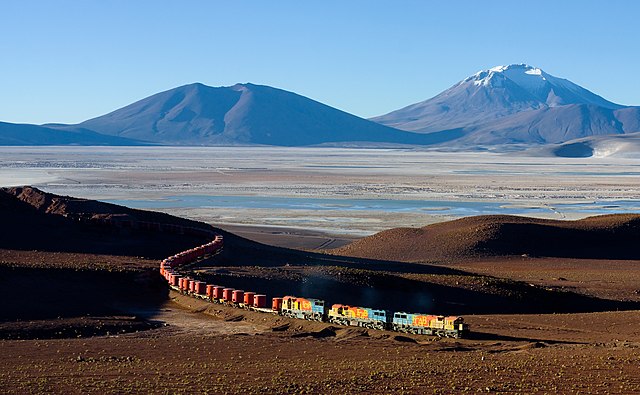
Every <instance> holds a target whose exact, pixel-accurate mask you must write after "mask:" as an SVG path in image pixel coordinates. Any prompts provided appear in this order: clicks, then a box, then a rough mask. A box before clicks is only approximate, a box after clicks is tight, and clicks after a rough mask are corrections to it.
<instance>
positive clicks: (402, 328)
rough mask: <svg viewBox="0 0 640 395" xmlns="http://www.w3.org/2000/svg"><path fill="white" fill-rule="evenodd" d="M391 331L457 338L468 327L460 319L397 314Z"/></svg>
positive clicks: (394, 316)
mask: <svg viewBox="0 0 640 395" xmlns="http://www.w3.org/2000/svg"><path fill="white" fill-rule="evenodd" d="M391 330H394V331H397V332H405V333H415V334H418V335H436V336H452V337H456V338H458V337H462V336H463V335H464V334H466V332H468V331H469V326H468V325H467V324H465V323H464V319H463V318H462V317H456V316H449V317H445V316H441V315H427V314H413V313H404V312H397V313H394V314H393V321H392V324H391Z"/></svg>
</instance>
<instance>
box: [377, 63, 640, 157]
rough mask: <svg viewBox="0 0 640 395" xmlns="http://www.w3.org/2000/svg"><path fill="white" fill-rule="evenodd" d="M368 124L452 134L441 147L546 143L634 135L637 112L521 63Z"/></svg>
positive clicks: (478, 75) (639, 120)
mask: <svg viewBox="0 0 640 395" xmlns="http://www.w3.org/2000/svg"><path fill="white" fill-rule="evenodd" d="M372 120H373V121H376V122H379V123H382V124H384V125H387V126H391V127H395V128H398V129H402V130H407V131H413V132H419V133H433V132H440V133H442V131H445V130H458V131H459V132H460V136H459V137H453V138H451V140H450V141H448V142H447V143H446V144H447V145H460V146H473V145H502V144H546V143H561V142H564V141H568V140H572V139H577V138H582V137H587V136H598V135H607V134H623V133H630V132H636V131H640V107H629V106H622V105H619V104H616V103H612V102H610V101H608V100H606V99H604V98H602V97H601V96H598V95H596V94H594V93H592V92H590V91H588V90H587V89H584V88H582V87H581V86H579V85H576V84H574V83H573V82H571V81H569V80H566V79H562V78H558V77H555V76H552V75H550V74H548V73H546V72H544V71H543V70H541V69H539V68H536V67H532V66H529V65H525V64H513V65H509V66H498V67H494V68H491V69H489V70H484V71H480V72H478V73H476V74H474V75H473V76H471V77H468V78H465V79H464V80H462V81H460V82H459V83H457V84H455V85H454V86H452V87H451V88H449V89H447V90H446V91H444V92H442V93H440V94H439V95H437V96H435V97H433V98H431V99H428V100H425V101H423V102H419V103H415V104H412V105H410V106H407V107H404V108H402V109H399V110H396V111H393V112H390V113H388V114H386V115H382V116H379V117H375V118H372Z"/></svg>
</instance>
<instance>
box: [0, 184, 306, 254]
mask: <svg viewBox="0 0 640 395" xmlns="http://www.w3.org/2000/svg"><path fill="white" fill-rule="evenodd" d="M0 218H2V221H1V223H0V236H1V237H0V249H6V250H25V251H33V250H38V251H49V252H71V253H85V254H105V255H120V256H139V257H144V258H151V259H162V258H165V257H167V256H169V255H173V254H175V253H177V252H179V251H183V250H186V249H189V248H193V247H195V246H197V245H199V244H202V243H204V242H207V241H209V237H208V236H197V235H187V234H176V233H171V232H164V231H162V232H160V231H154V230H143V229H135V228H134V229H132V228H129V227H125V226H105V225H100V221H96V220H98V219H110V218H111V219H114V220H115V221H116V222H126V221H132V222H140V221H142V222H156V223H160V224H172V225H179V226H183V227H191V228H199V229H206V230H210V231H213V232H216V233H217V234H221V235H223V236H224V240H225V242H224V249H223V251H222V253H221V254H219V255H218V256H217V257H216V263H217V264H225V265H247V264H250V265H254V264H256V263H260V264H267V265H268V264H285V263H288V262H292V261H294V260H298V259H306V258H303V257H304V256H305V255H306V254H305V253H302V252H300V251H295V250H287V249H284V248H278V247H272V246H267V245H264V244H260V243H257V242H254V241H251V240H247V239H245V238H242V237H239V236H236V235H234V234H232V233H229V232H226V231H223V230H221V229H218V228H215V227H213V226H211V225H209V224H206V223H202V222H198V221H193V220H189V219H184V218H179V217H175V216H172V215H169V214H165V213H160V212H154V211H144V210H137V209H131V208H128V207H124V206H119V205H115V204H110V203H104V202H100V201H96V200H88V199H80V198H75V197H69V196H58V195H54V194H51V193H48V192H44V191H41V190H39V189H37V188H33V187H29V186H24V187H12V188H0Z"/></svg>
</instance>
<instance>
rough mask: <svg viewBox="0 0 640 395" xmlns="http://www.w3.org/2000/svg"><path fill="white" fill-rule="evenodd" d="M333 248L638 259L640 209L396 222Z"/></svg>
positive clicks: (431, 255)
mask: <svg viewBox="0 0 640 395" xmlns="http://www.w3.org/2000/svg"><path fill="white" fill-rule="evenodd" d="M333 253H335V254H339V255H345V256H353V257H361V258H370V259H382V260H395V261H406V262H421V261H436V260H450V259H460V258H472V257H483V256H505V255H523V254H526V255H529V256H545V257H565V258H597V259H640V215H636V214H614V215H603V216H595V217H589V218H585V219H582V220H578V221H558V220H546V219H537V218H527V217H517V216H505V215H487V216H478V217H468V218H462V219H458V220H454V221H449V222H443V223H438V224H433V225H429V226H425V227H423V228H396V229H390V230H386V231H383V232H380V233H377V234H375V235H373V236H370V237H366V238H364V239H361V240H358V241H356V242H353V243H351V244H349V245H347V246H344V247H342V248H338V249H336V250H333Z"/></svg>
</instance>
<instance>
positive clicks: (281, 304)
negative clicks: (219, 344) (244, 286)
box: [160, 228, 469, 338]
mask: <svg viewBox="0 0 640 395" xmlns="http://www.w3.org/2000/svg"><path fill="white" fill-rule="evenodd" d="M172 231H175V230H174V229H172ZM198 231H199V232H206V231H205V230H202V229H198ZM183 232H184V230H183ZM191 232H193V233H195V232H196V231H195V228H189V229H188V230H186V232H185V233H191ZM211 235H212V236H214V238H213V240H211V241H210V242H208V243H206V244H203V245H201V246H198V247H195V248H192V249H189V250H186V251H182V252H180V253H178V254H176V255H173V256H170V257H168V258H166V259H164V260H162V262H161V263H160V274H161V275H162V276H164V278H165V279H166V280H167V282H168V283H169V286H170V287H171V288H172V289H173V290H175V291H178V292H181V293H182V294H185V295H190V296H192V297H196V298H201V299H204V300H207V301H210V302H212V303H220V304H225V305H230V306H234V307H238V308H244V309H249V310H254V311H260V312H264V313H274V314H280V315H283V316H286V317H291V318H297V319H304V320H313V321H321V322H330V323H334V324H338V325H347V326H359V327H364V328H370V329H379V330H390V331H397V332H404V333H413V334H422V335H434V336H441V337H455V338H460V337H463V336H465V335H466V334H467V333H468V332H469V327H468V325H467V324H466V323H465V322H464V319H463V318H462V317H458V316H449V317H447V316H441V315H430V314H416V313H406V312H389V311H386V310H378V309H372V308H368V307H354V306H347V305H343V304H334V305H332V306H331V308H329V307H328V306H327V305H326V304H325V301H324V300H320V299H313V298H300V297H295V296H284V297H275V298H272V300H271V306H270V307H269V306H267V296H266V295H264V294H256V293H254V292H244V291H243V290H238V289H233V288H228V287H223V286H220V285H213V284H207V283H205V282H203V281H198V280H196V279H193V278H190V277H189V276H188V274H187V272H186V270H185V268H186V266H187V265H190V264H193V263H196V262H198V261H199V260H202V259H205V258H207V257H209V256H211V255H214V254H216V253H218V252H219V251H220V250H221V249H222V247H223V237H222V236H221V235H217V234H215V233H213V232H211Z"/></svg>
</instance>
